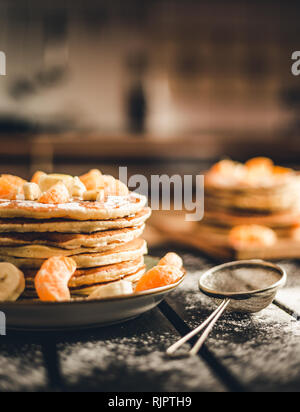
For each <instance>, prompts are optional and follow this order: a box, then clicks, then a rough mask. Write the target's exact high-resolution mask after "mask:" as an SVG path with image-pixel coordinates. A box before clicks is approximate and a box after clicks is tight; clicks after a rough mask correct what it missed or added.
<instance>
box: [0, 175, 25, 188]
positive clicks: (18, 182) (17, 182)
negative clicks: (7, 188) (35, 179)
mask: <svg viewBox="0 0 300 412" xmlns="http://www.w3.org/2000/svg"><path fill="white" fill-rule="evenodd" d="M1 177H3V178H4V179H5V180H6V181H7V182H9V183H11V184H12V185H14V186H18V187H23V186H24V184H25V183H27V181H26V180H24V179H22V178H21V177H18V176H13V175H1Z"/></svg>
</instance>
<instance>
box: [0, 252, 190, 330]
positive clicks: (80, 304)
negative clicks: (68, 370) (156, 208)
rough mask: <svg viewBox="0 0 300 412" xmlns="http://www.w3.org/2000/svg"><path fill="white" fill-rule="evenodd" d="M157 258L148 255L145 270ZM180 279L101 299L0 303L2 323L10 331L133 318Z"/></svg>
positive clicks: (78, 326) (97, 324)
mask: <svg viewBox="0 0 300 412" xmlns="http://www.w3.org/2000/svg"><path fill="white" fill-rule="evenodd" d="M157 261H158V260H157V259H156V258H153V257H150V256H148V257H147V258H146V264H147V269H149V268H151V267H153V266H155V265H156V264H157ZM183 280H184V277H183V278H182V279H181V280H180V281H179V282H177V283H176V284H174V285H171V286H165V287H162V288H157V289H153V290H149V291H146V292H141V293H138V294H136V295H130V296H121V297H117V298H108V299H102V300H80V301H72V302H62V303H51V302H31V301H20V302H15V303H11V302H7V303H0V311H2V312H4V314H5V315H6V321H7V325H6V326H7V329H10V330H23V331H27V330H30V331H51V330H53V331H57V330H70V329H88V328H94V327H100V326H107V325H111V324H114V323H120V322H124V321H126V320H129V319H133V318H135V317H137V316H139V315H141V314H142V313H144V312H147V311H148V310H151V309H153V308H154V307H155V306H157V305H158V304H159V303H160V302H161V301H162V300H163V299H164V298H165V297H166V295H167V294H169V293H170V292H172V290H174V289H176V288H177V286H179V285H180V284H181V283H182V282H183Z"/></svg>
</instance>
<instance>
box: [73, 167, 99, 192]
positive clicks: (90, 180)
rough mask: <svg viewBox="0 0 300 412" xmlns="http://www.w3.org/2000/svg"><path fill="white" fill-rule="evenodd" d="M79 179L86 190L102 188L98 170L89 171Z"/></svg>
mask: <svg viewBox="0 0 300 412" xmlns="http://www.w3.org/2000/svg"><path fill="white" fill-rule="evenodd" d="M79 179H80V180H81V182H82V183H83V184H84V185H85V187H86V190H96V189H101V188H104V182H103V176H102V173H101V172H100V170H98V169H93V170H90V171H89V172H88V173H86V174H85V175H83V176H80V177H79Z"/></svg>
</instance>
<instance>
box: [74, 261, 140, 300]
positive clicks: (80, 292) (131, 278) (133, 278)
mask: <svg viewBox="0 0 300 412" xmlns="http://www.w3.org/2000/svg"><path fill="white" fill-rule="evenodd" d="M145 271H146V269H145V268H143V269H140V270H138V271H137V272H135V273H133V274H131V275H128V276H124V277H123V278H122V279H123V280H127V281H128V282H132V283H136V282H138V281H139V280H140V278H141V277H142V276H143V275H144V273H145ZM115 282H119V280H116V281H115ZM108 283H114V282H107V283H99V284H95V285H93V286H89V287H79V288H71V290H70V291H71V295H72V296H74V297H75V296H89V295H91V294H92V293H93V292H94V291H95V290H96V289H97V288H98V287H99V286H102V285H107V284H108Z"/></svg>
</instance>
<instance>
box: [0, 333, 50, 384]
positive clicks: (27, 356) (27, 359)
mask: <svg viewBox="0 0 300 412" xmlns="http://www.w3.org/2000/svg"><path fill="white" fill-rule="evenodd" d="M47 387H48V388H50V386H49V381H48V375H47V371H46V369H45V366H44V359H43V348H42V345H40V344H37V343H30V342H25V341H23V342H22V338H20V336H15V337H14V338H12V337H10V336H9V334H8V336H1V337H0V391H1V392H8V391H13V392H16V391H17V392H19V391H21V392H23V391H30V392H31V391H43V390H45V389H46V388H47Z"/></svg>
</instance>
